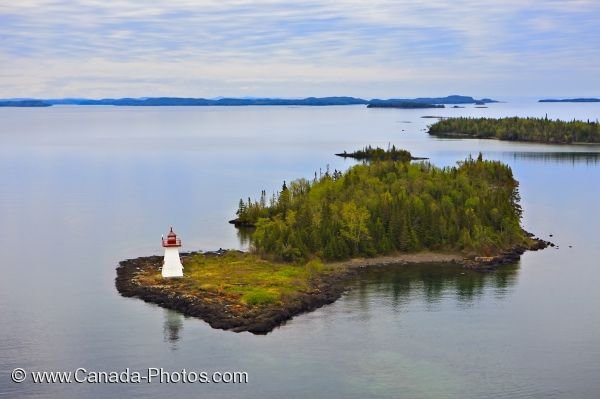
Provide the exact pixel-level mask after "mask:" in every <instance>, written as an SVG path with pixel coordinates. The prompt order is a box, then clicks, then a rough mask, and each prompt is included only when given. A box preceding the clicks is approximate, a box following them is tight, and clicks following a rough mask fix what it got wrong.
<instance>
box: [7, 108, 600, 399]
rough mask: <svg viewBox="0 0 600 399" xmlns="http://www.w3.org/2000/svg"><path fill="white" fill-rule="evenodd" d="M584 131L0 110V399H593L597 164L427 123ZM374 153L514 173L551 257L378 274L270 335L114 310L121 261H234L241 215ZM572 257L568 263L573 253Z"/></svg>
mask: <svg viewBox="0 0 600 399" xmlns="http://www.w3.org/2000/svg"><path fill="white" fill-rule="evenodd" d="M546 113H547V114H548V117H550V118H562V119H572V118H578V119H588V118H590V119H594V120H595V119H597V118H599V117H600V104H550V103H546V104H537V103H533V102H531V103H527V102H523V103H500V104H491V105H490V107H489V108H484V109H482V108H473V107H472V106H467V107H466V108H460V109H452V108H446V109H440V110H437V109H436V110H385V109H367V108H364V107H362V106H346V107H312V108H310V107H242V108H217V107H207V108H203V107H189V108H167V107H158V108H134V107H133V108H128V107H51V108H44V109H0V119H1V120H2V124H1V125H0V143H1V146H0V247H1V248H2V262H1V264H0V273H1V277H0V318H1V319H0V397H3V398H4V397H5V398H20V397H31V398H34V397H40V398H48V397H50V398H65V397H78V398H113V397H132V398H149V397H155V396H159V397H160V396H167V395H171V396H175V397H178V398H185V397H190V398H197V397H210V398H249V397H261V398H281V397H286V398H304V397H314V398H331V397H339V398H398V397H402V398H582V399H584V398H585V399H588V398H595V397H600V378H598V376H599V375H600V311H599V305H600V290H599V289H598V287H599V285H600V266H599V265H598V259H600V245H598V244H599V241H600V238H599V235H598V226H599V225H600V212H598V204H599V203H600V184H599V182H600V164H599V160H600V155H599V152H600V147H593V146H564V147H562V146H546V145H538V144H522V143H506V142H498V141H480V140H442V139H434V138H430V137H428V135H427V134H426V133H425V132H424V131H423V129H424V128H426V126H427V124H429V123H432V121H433V120H432V119H424V118H421V116H423V115H427V114H433V115H446V116H449V115H473V116H479V115H481V116H513V115H522V116H544V115H545V114H546ZM388 142H391V143H392V144H395V145H396V146H400V147H403V148H407V149H409V150H410V151H412V153H413V154H415V155H417V156H426V157H430V158H431V159H432V162H433V163H435V164H437V165H440V166H443V165H452V164H454V163H455V162H456V161H459V160H461V159H464V158H465V157H466V156H468V155H469V154H473V155H474V156H476V155H477V153H478V152H480V151H481V152H483V153H484V156H485V157H487V158H494V159H499V160H502V161H504V162H506V163H508V164H510V165H511V166H512V168H513V171H514V173H515V175H516V177H517V178H518V179H519V181H520V182H521V187H520V191H521V196H522V204H523V207H524V211H525V213H524V224H525V227H526V228H527V229H528V230H530V231H532V232H534V233H536V234H538V235H540V236H542V237H545V238H549V235H550V234H552V235H553V238H552V240H553V241H554V242H556V243H557V244H558V245H559V249H547V250H545V251H541V252H531V253H527V254H525V255H524V256H523V258H522V259H521V261H520V263H519V264H516V265H513V266H509V267H506V268H503V269H500V270H498V271H497V272H494V273H489V274H481V273H476V272H469V271H465V270H462V269H460V268H453V267H448V266H440V265H423V266H419V267H406V266H404V267H400V266H398V267H390V268H386V269H381V270H372V271H369V272H368V273H365V274H364V275H363V276H362V277H361V278H360V279H358V280H357V281H356V282H355V284H354V287H353V289H352V290H351V291H350V292H348V293H347V294H346V295H345V296H343V297H342V298H341V299H340V300H339V301H337V302H336V303H335V304H333V305H330V306H326V307H324V308H321V309H319V310H317V311H315V312H313V313H309V314H305V315H302V316H299V317H296V318H295V319H293V320H292V321H291V322H289V323H287V324H286V325H285V326H283V327H281V328H279V329H277V330H275V331H274V332H273V333H271V334H269V335H267V336H254V335H251V334H249V333H241V334H235V333H231V332H224V331H220V330H213V329H211V328H210V327H209V326H208V325H206V324H205V323H204V322H202V321H201V320H196V319H189V318H184V317H182V316H181V315H179V314H177V313H174V312H171V311H167V310H164V309H161V308H159V307H156V306H154V305H150V304H146V303H144V302H142V301H139V300H136V299H125V298H122V297H120V296H119V295H118V293H117V292H116V290H115V288H114V277H115V267H116V266H117V264H118V262H119V260H122V259H125V258H132V257H138V256H143V255H150V254H160V249H161V248H160V242H159V239H160V235H161V234H163V233H165V232H166V230H167V228H168V227H169V226H170V225H173V226H174V227H175V230H176V231H177V232H178V233H179V234H180V235H181V237H182V239H183V242H184V246H185V249H189V250H192V249H193V250H196V249H202V250H212V249H216V248H219V247H223V248H239V247H243V244H241V243H240V241H239V239H238V237H237V235H236V231H235V229H233V228H232V227H231V226H230V225H228V224H227V223H226V221H227V220H228V219H230V218H231V217H232V216H233V214H234V212H235V209H236V207H237V203H238V201H239V198H240V197H244V198H245V197H248V196H251V197H257V196H258V195H259V194H260V190H261V189H265V190H267V192H272V191H274V190H277V189H278V188H279V187H280V185H281V183H282V181H283V180H284V179H286V180H290V179H293V178H296V177H311V176H313V174H314V172H315V171H317V172H318V170H319V168H322V169H323V170H324V169H325V168H326V167H327V165H329V167H330V168H331V169H333V168H337V169H346V168H348V167H349V166H350V165H352V162H349V161H344V160H342V159H337V158H336V157H334V156H333V155H332V154H333V153H334V152H338V151H343V150H348V151H351V150H353V149H356V148H359V147H362V146H364V145H366V144H372V145H380V146H387V144H388ZM569 246H571V247H569ZM15 367H23V368H25V369H27V370H74V369H76V368H77V367H85V368H86V369H88V370H96V371H122V370H124V369H125V368H126V367H129V368H131V369H132V370H143V369H146V368H148V367H163V368H165V369H166V370H170V371H176V370H180V369H182V368H186V369H188V370H197V371H201V370H208V371H213V370H216V371H218V370H232V371H233V370H243V371H247V372H248V373H249V375H250V383H249V384H246V385H201V384H177V385H159V384H119V385H116V384H112V385H111V384H109V385H105V384H97V385H90V384H70V385H59V384H54V385H39V384H32V383H30V382H25V383H23V384H14V383H12V382H11V381H10V372H11V370H12V369H13V368H15Z"/></svg>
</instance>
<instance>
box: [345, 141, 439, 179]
mask: <svg viewBox="0 0 600 399" xmlns="http://www.w3.org/2000/svg"><path fill="white" fill-rule="evenodd" d="M335 155H336V156H338V157H342V158H353V159H357V160H364V161H373V160H377V161H385V160H391V161H401V162H406V161H418V160H425V159H428V158H423V157H413V156H412V154H411V153H410V152H408V151H406V150H402V149H398V148H396V146H395V145H393V146H391V147H389V148H388V149H387V150H384V149H383V148H379V147H377V148H373V147H371V146H370V145H369V146H366V147H365V148H363V149H362V150H357V151H354V152H346V151H344V152H340V153H337V154H335ZM334 173H337V171H334Z"/></svg>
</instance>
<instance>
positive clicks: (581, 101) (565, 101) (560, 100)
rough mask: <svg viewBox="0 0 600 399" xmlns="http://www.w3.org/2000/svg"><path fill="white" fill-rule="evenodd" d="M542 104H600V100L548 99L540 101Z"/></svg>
mask: <svg viewBox="0 0 600 399" xmlns="http://www.w3.org/2000/svg"><path fill="white" fill-rule="evenodd" d="M538 102H540V103H598V102H600V98H562V99H556V98H546V99H543V100H538Z"/></svg>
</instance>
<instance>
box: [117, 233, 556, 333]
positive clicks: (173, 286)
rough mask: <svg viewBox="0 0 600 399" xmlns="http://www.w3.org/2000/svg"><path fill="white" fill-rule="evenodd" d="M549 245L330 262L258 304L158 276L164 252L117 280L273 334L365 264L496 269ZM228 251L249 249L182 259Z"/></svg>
mask: <svg viewBox="0 0 600 399" xmlns="http://www.w3.org/2000/svg"><path fill="white" fill-rule="evenodd" d="M548 246H554V244H552V243H550V242H548V241H544V240H541V239H538V238H532V239H531V244H530V245H529V247H526V246H521V245H520V246H517V247H514V248H511V249H510V250H507V251H504V252H503V253H501V254H499V255H496V256H492V257H465V255H464V254H460V253H446V252H432V251H427V252H416V253H399V254H393V255H386V256H378V257H373V258H358V259H350V260H345V261H338V262H331V263H327V264H325V265H326V267H327V272H324V273H319V274H317V275H316V276H314V277H311V278H310V283H309V285H308V286H307V287H306V288H305V289H302V290H298V291H297V292H296V293H294V295H291V296H290V297H289V298H286V299H285V300H281V301H277V302H275V303H266V304H258V305H249V304H247V303H243V302H240V300H239V298H235V297H231V296H230V295H225V294H224V293H223V292H222V291H221V292H220V291H219V290H209V289H202V288H198V286H197V284H194V283H197V282H195V281H193V279H192V278H191V277H189V276H186V275H185V272H184V277H183V278H177V279H162V278H157V277H156V276H160V268H161V266H162V260H163V257H162V256H148V257H140V258H135V259H127V260H124V261H121V262H120V263H119V266H118V267H117V277H116V279H115V286H116V288H117V290H118V292H119V293H120V294H121V295H122V296H124V297H136V298H139V299H142V300H143V301H145V302H149V303H154V304H156V305H158V306H161V307H163V308H167V309H172V310H176V311H178V312H180V313H182V314H183V315H185V316H190V317H196V318H200V319H202V320H204V321H205V322H206V323H208V324H209V325H210V326H211V327H212V328H215V329H222V330H228V331H233V332H243V331H248V332H250V333H253V334H267V333H269V332H271V331H273V330H274V329H275V328H277V327H279V326H281V325H283V324H285V323H286V322H287V321H288V320H290V319H292V318H293V317H294V316H296V315H299V314H302V313H306V312H310V311H313V310H315V309H318V308H320V307H322V306H324V305H327V304H330V303H333V302H335V301H336V300H338V299H339V298H340V297H341V296H342V295H343V294H344V292H346V291H347V290H348V286H349V284H348V282H349V280H350V279H352V278H353V277H355V276H356V275H357V273H360V271H361V270H366V269H369V268H375V267H385V266H391V265H418V264H425V263H436V264H440V266H443V265H455V266H462V267H465V268H469V269H475V270H481V271H490V270H494V269H495V268H497V267H499V266H501V265H505V264H511V263H514V262H516V261H518V260H519V259H520V256H521V255H522V254H523V253H524V252H525V251H528V250H531V251H537V250H540V249H544V248H546V247H548ZM227 254H232V255H233V256H236V254H237V255H238V256H245V255H248V254H247V253H245V252H242V251H235V250H219V251H216V252H204V253H203V252H188V253H182V254H181V259H182V262H183V264H184V270H185V267H186V266H185V265H186V262H188V261H190V260H191V259H192V258H193V257H202V258H206V259H209V258H213V259H214V258H218V257H225V255H227ZM231 263H232V264H235V263H239V262H231ZM234 267H235V266H234Z"/></svg>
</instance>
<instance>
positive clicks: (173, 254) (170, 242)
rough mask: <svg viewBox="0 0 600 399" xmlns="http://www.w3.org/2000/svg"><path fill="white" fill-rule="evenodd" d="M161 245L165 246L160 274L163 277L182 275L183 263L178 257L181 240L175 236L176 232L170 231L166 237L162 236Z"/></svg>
mask: <svg viewBox="0 0 600 399" xmlns="http://www.w3.org/2000/svg"><path fill="white" fill-rule="evenodd" d="M162 246H163V247H164V248H165V259H164V261H163V267H162V276H163V277H183V265H182V264H181V259H179V247H181V240H180V239H179V238H177V234H175V233H174V232H173V228H172V227H171V231H169V234H167V239H166V240H165V239H164V237H163V240H162Z"/></svg>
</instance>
